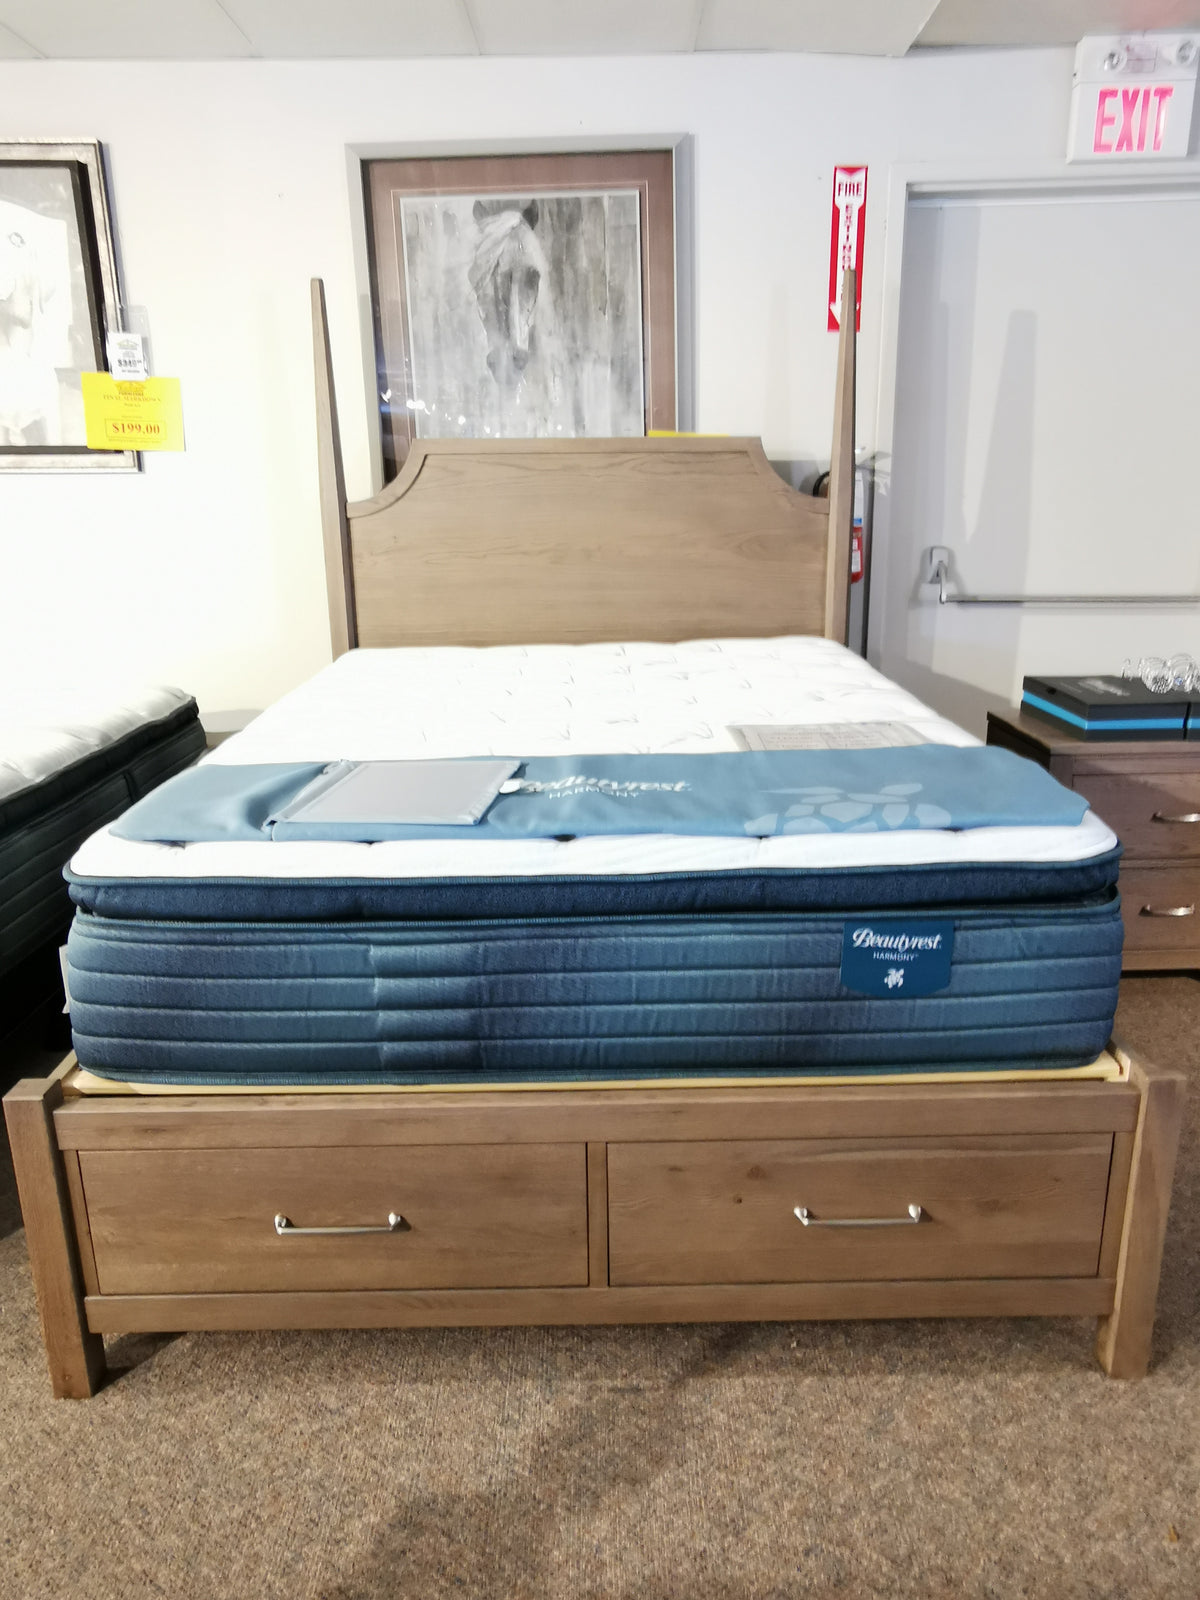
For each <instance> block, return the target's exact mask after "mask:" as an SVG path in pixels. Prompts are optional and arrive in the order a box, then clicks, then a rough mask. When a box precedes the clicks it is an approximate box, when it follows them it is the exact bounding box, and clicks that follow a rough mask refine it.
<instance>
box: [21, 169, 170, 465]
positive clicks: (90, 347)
mask: <svg viewBox="0 0 1200 1600" xmlns="http://www.w3.org/2000/svg"><path fill="white" fill-rule="evenodd" d="M119 326H120V289H119V282H118V276H117V260H116V250H115V247H114V243H113V230H112V220H111V217H110V214H109V207H108V194H107V186H106V183H105V173H104V163H103V157H102V152H101V147H100V145H99V144H98V143H95V142H84V143H66V142H62V141H54V140H46V139H18V140H8V141H2V142H0V472H14V471H15V472H79V471H85V472H95V471H107V472H114V471H116V472H130V471H133V472H136V471H137V470H138V467H139V465H140V461H139V457H138V454H137V452H136V451H133V450H89V449H88V447H87V436H86V430H85V427H84V417H83V394H82V386H81V383H80V374H81V373H83V372H107V371H108V355H107V351H106V347H105V338H106V335H107V334H108V333H109V332H110V331H111V330H115V329H117V328H119Z"/></svg>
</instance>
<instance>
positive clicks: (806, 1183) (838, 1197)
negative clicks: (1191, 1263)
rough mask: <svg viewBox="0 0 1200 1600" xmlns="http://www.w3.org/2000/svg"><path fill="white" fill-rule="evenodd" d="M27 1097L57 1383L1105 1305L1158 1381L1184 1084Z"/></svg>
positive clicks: (1110, 1339) (1135, 1366) (29, 1153)
mask: <svg viewBox="0 0 1200 1600" xmlns="http://www.w3.org/2000/svg"><path fill="white" fill-rule="evenodd" d="M1113 1048H1114V1051H1115V1052H1117V1053H1118V1055H1119V1058H1120V1059H1121V1060H1122V1062H1123V1064H1124V1065H1125V1066H1126V1067H1127V1070H1128V1076H1127V1079H1126V1080H1125V1081H1119V1082H1075V1083H1049V1082H1047V1083H1038V1082H1023V1083H1008V1084H1004V1083H988V1084H937V1085H915V1084H914V1085H904V1084H891V1085H863V1086H861V1087H860V1086H855V1087H830V1086H820V1085H814V1086H812V1087H804V1088H779V1089H769V1088H756V1089H742V1090H737V1089H727V1090H722V1089H689V1088H687V1087H673V1088H662V1089H639V1090H621V1089H617V1090H611V1091H606V1092H602V1093H593V1092H576V1093H570V1094H562V1093H555V1092H553V1091H547V1092H535V1093H530V1094H522V1095H503V1094H497V1093H489V1092H480V1093H477V1094H476V1093H472V1094H446V1095H438V1094H432V1095H421V1096H411V1095H409V1096H405V1095H399V1094H397V1095H387V1094H383V1095H380V1094H373V1095H355V1094H353V1093H351V1092H345V1093H335V1094H329V1095H320V1096H299V1095H288V1094H286V1093H285V1094H276V1095H266V1094H264V1095H253V1096H246V1097H235V1096H222V1095H219V1094H218V1095H210V1096H204V1097H200V1096H196V1097H189V1096H178V1095H176V1096H165V1095H164V1096H138V1097H118V1096H112V1097H106V1096H100V1097H83V1098H74V1099H72V1098H66V1099H64V1095H63V1087H62V1083H61V1081H60V1080H59V1078H58V1076H55V1077H54V1078H51V1079H46V1080H26V1081H25V1082H22V1083H20V1084H18V1086H17V1087H16V1088H15V1089H14V1090H13V1091H12V1092H11V1093H10V1094H9V1095H8V1096H7V1097H6V1100H5V1112H6V1115H7V1118H8V1123H9V1129H10V1136H11V1139H12V1147H13V1156H14V1162H15V1165H16V1169H17V1181H18V1186H19V1190H20V1196H21V1204H22V1207H23V1210H24V1214H25V1221H26V1229H27V1235H28V1240H29V1250H30V1259H31V1262H32V1265H33V1274H34V1282H35V1286H36V1289H37V1295H38V1303H39V1308H40V1311H41V1316H42V1325H43V1331H44V1335H45V1341H46V1350H47V1355H48V1358H49V1362H50V1371H51V1380H52V1383H53V1387H54V1392H55V1394H56V1395H61V1396H72V1397H82V1396H87V1395H90V1394H92V1393H93V1392H94V1391H95V1389H96V1387H97V1385H98V1384H99V1383H100V1382H101V1381H102V1379H103V1376H104V1356H103V1344H102V1337H101V1336H102V1335H103V1334H105V1333H108V1334H118V1333H129V1332H134V1331H145V1332H168V1331H174V1330H187V1329H229V1328H320V1327H418V1326H451V1325H501V1324H519V1323H523V1324H546V1323H614V1322H663V1321H671V1322H678V1321H735V1320H759V1319H764V1320H765V1319H772V1320H774V1319H779V1320H787V1321H791V1320H805V1319H824V1318H838V1317H942V1316H1006V1315H1020V1316H1068V1315H1094V1316H1098V1317H1099V1318H1100V1336H1099V1341H1098V1344H1097V1354H1098V1357H1099V1360H1100V1362H1101V1364H1102V1366H1103V1367H1104V1368H1105V1370H1106V1371H1107V1372H1109V1373H1110V1374H1111V1375H1112V1376H1113V1377H1120V1378H1132V1377H1138V1376H1140V1375H1141V1374H1142V1373H1144V1372H1145V1371H1146V1368H1147V1364H1148V1361H1149V1355H1150V1343H1151V1333H1152V1329H1153V1322H1154V1303H1155V1298H1156V1295H1157V1289H1158V1277H1159V1269H1160V1264H1161V1259H1162V1246H1163V1236H1164V1231H1165V1227H1166V1217H1167V1209H1168V1205H1169V1200H1170V1190H1171V1179H1172V1172H1173V1167H1174V1160H1175V1149H1176V1144H1177V1140H1178V1132H1179V1123H1180V1115H1181V1105H1182V1087H1183V1084H1182V1079H1181V1078H1180V1076H1179V1075H1177V1074H1175V1073H1172V1072H1167V1071H1162V1070H1159V1069H1156V1068H1154V1067H1152V1066H1150V1065H1149V1064H1148V1063H1146V1062H1145V1061H1142V1060H1141V1059H1139V1058H1137V1057H1135V1056H1133V1055H1132V1054H1131V1053H1129V1052H1127V1051H1125V1050H1124V1049H1123V1048H1122V1047H1121V1046H1119V1045H1114V1047H1113Z"/></svg>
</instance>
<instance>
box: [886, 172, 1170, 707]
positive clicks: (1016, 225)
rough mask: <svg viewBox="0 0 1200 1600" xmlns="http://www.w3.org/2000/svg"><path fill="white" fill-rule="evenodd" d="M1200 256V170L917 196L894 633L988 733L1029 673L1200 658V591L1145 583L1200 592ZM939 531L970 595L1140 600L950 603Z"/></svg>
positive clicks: (909, 274)
mask: <svg viewBox="0 0 1200 1600" xmlns="http://www.w3.org/2000/svg"><path fill="white" fill-rule="evenodd" d="M1172 170H1173V171H1174V170H1175V169H1172ZM1158 176H1159V175H1158V174H1155V177H1158ZM1197 261H1200V174H1198V175H1197V176H1196V178H1194V179H1191V180H1189V181H1187V182H1184V183H1179V182H1177V181H1175V179H1174V178H1173V179H1172V181H1171V182H1170V183H1169V184H1165V185H1162V186H1159V187H1155V188H1149V187H1148V186H1147V182H1146V180H1145V179H1143V180H1142V182H1141V183H1140V184H1139V185H1138V187H1137V188H1136V189H1126V188H1124V187H1118V188H1108V187H1106V186H1104V187H1100V188H1096V187H1094V186H1093V187H1086V188H1079V189H1076V190H1071V189H1069V188H1066V187H1063V186H1055V187H1054V188H1051V189H1049V190H1039V191H1036V192H1027V193H1020V192H1009V193H1007V194H1004V195H999V196H996V195H987V194H985V195H983V196H979V195H966V194H954V195H951V196H944V195H943V196H927V197H919V198H915V199H912V200H910V202H909V206H908V214H907V223H906V227H905V233H904V269H903V289H902V292H901V296H900V316H899V325H900V337H899V353H898V361H897V366H898V374H899V376H898V381H897V386H896V416H895V430H894V435H893V438H892V450H891V456H892V462H891V471H890V473H889V474H888V475H887V479H886V482H882V483H881V495H882V493H884V492H886V496H887V502H886V506H885V505H884V502H883V500H882V499H881V500H880V501H879V507H880V517H879V519H878V521H877V525H879V526H881V527H884V525H886V533H885V543H886V560H884V561H881V563H880V564H879V566H878V567H877V568H876V572H875V577H876V583H875V586H874V592H873V594H872V605H873V608H874V612H875V615H876V616H877V618H878V619H879V626H878V627H877V628H876V630H875V640H874V644H875V649H876V650H877V652H878V660H879V664H880V665H881V666H882V668H883V670H884V671H885V672H887V673H888V674H889V675H891V676H892V677H895V678H898V679H900V681H901V682H903V683H904V684H905V685H906V686H907V687H908V688H910V689H912V690H913V692H914V693H916V694H918V695H920V696H921V697H922V698H923V699H925V700H929V701H931V702H933V703H934V704H935V705H937V707H938V709H939V710H940V711H942V712H944V713H945V714H946V715H947V716H951V717H953V718H955V720H957V721H959V722H962V723H964V724H965V725H966V726H968V727H971V728H973V729H974V731H976V732H978V733H982V732H983V730H984V722H985V711H986V708H987V707H988V705H992V706H994V705H996V704H997V703H998V702H999V703H1004V702H1011V701H1015V700H1019V699H1020V694H1021V679H1022V676H1023V675H1024V674H1026V673H1031V672H1041V673H1090V672H1118V671H1120V669H1121V665H1122V661H1123V660H1124V658H1125V657H1126V656H1131V657H1133V658H1135V659H1136V658H1138V657H1140V656H1143V655H1171V654H1173V653H1175V652H1177V651H1181V650H1186V651H1189V652H1191V653H1192V654H1194V655H1196V656H1197V657H1200V606H1196V605H1190V606H1169V607H1167V606H1139V605H1136V604H1133V603H1131V602H1130V601H1129V598H1128V597H1129V596H1133V595H1139V594H1140V595H1147V594H1154V595H1180V594H1183V595H1187V594H1191V595H1195V594H1198V593H1200V515H1198V512H1197V501H1196V484H1195V473H1194V471H1193V470H1192V458H1193V456H1194V454H1195V449H1196V439H1197V433H1198V429H1200V324H1198V323H1197V321H1196V319H1195V318H1194V317H1193V316H1192V315H1191V313H1190V307H1191V304H1192V301H1193V299H1194V296H1195V284H1196V263H1197ZM885 511H886V516H885V515H884V514H883V513H884V512H885ZM931 545H942V546H945V547H947V548H949V549H950V550H951V551H952V552H953V563H954V569H955V581H954V583H953V584H952V585H951V587H952V589H958V590H961V591H964V592H969V593H975V594H1039V593H1040V594H1043V595H1045V594H1051V595H1064V594H1066V595H1086V594H1103V595H1118V596H1122V597H1123V600H1122V603H1121V604H1120V605H1119V606H1113V607H1081V606H1044V607H1043V606H1024V607H1010V606H1005V607H986V608H978V607H969V608H968V607H962V608H959V607H955V606H945V607H942V606H939V605H938V604H937V601H936V593H937V591H936V590H935V589H927V588H926V589H918V590H917V591H916V592H915V593H914V586H915V584H916V578H917V574H918V570H919V568H920V564H921V552H922V550H923V549H925V548H927V547H928V546H931Z"/></svg>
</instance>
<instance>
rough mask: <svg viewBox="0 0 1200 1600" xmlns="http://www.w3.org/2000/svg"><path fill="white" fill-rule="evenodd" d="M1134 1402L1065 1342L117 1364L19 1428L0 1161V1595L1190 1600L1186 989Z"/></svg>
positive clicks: (762, 1345) (1035, 1325)
mask: <svg viewBox="0 0 1200 1600" xmlns="http://www.w3.org/2000/svg"><path fill="white" fill-rule="evenodd" d="M1119 1027H1120V1030H1121V1032H1122V1033H1123V1035H1124V1036H1125V1037H1126V1038H1127V1039H1129V1040H1130V1041H1131V1042H1132V1043H1134V1044H1135V1045H1137V1046H1138V1047H1139V1048H1140V1049H1141V1050H1142V1051H1143V1052H1144V1053H1145V1054H1146V1055H1147V1056H1148V1057H1149V1058H1150V1059H1153V1060H1158V1061H1160V1062H1162V1063H1164V1064H1171V1065H1177V1066H1180V1067H1186V1068H1187V1069H1188V1070H1189V1072H1190V1073H1191V1075H1192V1077H1193V1080H1195V1081H1194V1082H1193V1086H1192V1092H1191V1098H1190V1101H1189V1105H1188V1112H1187V1127H1186V1131H1185V1136H1184V1142H1183V1148H1182V1151H1181V1154H1180V1164H1179V1172H1178V1176H1177V1180H1176V1190H1175V1204H1174V1210H1173V1214H1172V1224H1171V1229H1170V1236H1169V1239H1168V1244H1167V1253H1166V1261H1165V1265H1164V1270H1163V1284H1162V1291H1161V1294H1160V1299H1159V1318H1158V1329H1157V1336H1156V1349H1155V1364H1154V1367H1153V1370H1152V1373H1151V1375H1150V1377H1149V1378H1147V1379H1146V1380H1144V1381H1143V1382H1141V1383H1113V1382H1110V1381H1109V1380H1108V1379H1106V1378H1105V1377H1104V1376H1103V1375H1102V1374H1101V1372H1100V1371H1099V1369H1098V1368H1097V1367H1096V1366H1095V1365H1094V1363H1093V1360H1092V1355H1091V1345H1092V1339H1093V1330H1094V1324H1093V1323H1092V1322H1090V1321H1084V1320H1080V1319H1066V1320H1062V1321H1046V1322H1043V1321H1038V1320H1034V1319H1021V1320H1005V1321H990V1320H986V1319H978V1320H970V1321H947V1322H933V1321H927V1322H880V1323H868V1322H858V1323H826V1324H820V1323H815V1324H789V1325H783V1324H771V1325H765V1324H764V1325H742V1324H738V1325H726V1326H702V1327H665V1328H661V1327H660V1328H605V1329H497V1330H449V1331H433V1332H395V1333H393V1332H386V1333H374V1332H358V1333H285V1334H212V1333H206V1334H194V1335H187V1336H184V1337H179V1338H171V1339H168V1338H162V1339H149V1338H125V1339H121V1340H117V1341H114V1342H111V1343H110V1346H109V1357H110V1361H111V1362H112V1363H113V1364H114V1365H116V1366H118V1367H121V1368H124V1369H125V1370H124V1371H123V1372H122V1373H121V1374H120V1375H119V1376H118V1377H117V1379H116V1380H115V1381H114V1382H112V1383H111V1384H110V1385H109V1386H108V1387H107V1388H105V1389H104V1390H103V1391H102V1392H101V1393H100V1394H99V1395H98V1396H97V1397H96V1399H94V1400H92V1401H89V1402H86V1403H82V1404H76V1403H71V1402H67V1401H59V1402H55V1401H52V1400H51V1399H50V1396H49V1387H48V1384H47V1380H46V1373H45V1369H44V1365H43V1358H42V1350H41V1344H40V1340H39V1334H38V1325H37V1315H36V1311H35V1307H34V1300H33V1292H32V1288H31V1285H30V1277H29V1267H28V1262H27V1258H26V1253H25V1240H24V1235H23V1233H22V1232H21V1231H20V1218H19V1215H18V1214H17V1211H16V1208H15V1204H14V1199H13V1194H12V1182H11V1170H10V1169H9V1168H8V1167H7V1165H6V1155H7V1153H6V1151H5V1159H4V1160H3V1161H0V1235H2V1236H0V1352H2V1356H0V1359H2V1362H3V1368H2V1370H3V1373H4V1379H3V1384H2V1388H0V1596H3V1600H76V1597H79V1600H118V1597H122V1600H124V1597H141V1596H150V1595H154V1596H168V1597H170V1600H210V1597H211V1600H275V1597H280V1600H284V1597H286V1600H374V1597H377V1596H379V1597H393V1596H394V1597H397V1600H442V1597H443V1596H453V1597H455V1600H460V1597H472V1600H560V1597H561V1600H634V1597H636V1600H791V1597H799V1596H806V1597H807V1596H814V1597H816V1596H819V1597H826V1596H828V1597H831V1600H832V1597H846V1600H860V1597H861V1600H867V1597H872V1596H887V1597H896V1600H900V1597H913V1600H918V1597H919V1600H942V1597H945V1600H951V1597H952V1600H976V1597H979V1600H983V1597H987V1600H1009V1597H1015V1596H1032V1597H1037V1600H1075V1597H1079V1600H1084V1597H1086V1600H1174V1597H1179V1600H1196V1597H1197V1596H1198V1595H1200V1147H1198V1146H1200V1141H1198V1139H1197V1128H1198V1126H1200V983H1198V982H1197V981H1196V980H1195V979H1193V978H1191V977H1184V976H1180V977H1134V978H1130V979H1127V980H1126V981H1125V983H1124V984H1123V986H1122V1001H1121V1013H1120V1017H1119Z"/></svg>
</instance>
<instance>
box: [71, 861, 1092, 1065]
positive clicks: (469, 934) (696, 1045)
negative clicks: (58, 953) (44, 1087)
mask: <svg viewBox="0 0 1200 1600" xmlns="http://www.w3.org/2000/svg"><path fill="white" fill-rule="evenodd" d="M863 915H865V914H860V915H859V916H858V917H857V918H855V919H851V920H849V921H848V920H847V918H846V917H845V916H844V915H842V914H839V913H836V912H829V911H823V912H820V911H805V912H797V913H779V912H776V913H771V914H766V915H762V914H759V915H750V914H747V915H740V916H721V915H703V916H699V917H697V916H691V915H684V916H674V917H668V916H644V915H643V916H638V915H629V914H625V915H622V916H610V917H589V918H586V919H576V918H526V919H522V920H514V919H512V918H508V919H499V920H490V919H484V918H479V917H475V918H474V919H471V920H464V921H460V922H445V921H440V922H439V921H434V920H429V921H417V920H414V921H409V922H401V923H398V922H395V921H390V922H378V921H376V922H364V923H345V924H337V923H334V924H326V923H314V922H305V921H297V922H292V923H289V924H287V925H286V926H281V925H280V924H278V923H265V924H256V923H238V922H228V921H227V922H224V923H220V922H212V923H195V922H194V923H187V922H179V923H170V922H161V921H122V920H119V919H111V918H107V917H98V916H94V915H88V914H80V915H78V916H77V917H76V920H75V923H74V926H73V928H72V931H71V937H70V942H69V947H68V948H69V960H70V983H71V1001H72V1025H73V1030H74V1035H75V1046H76V1051H77V1054H78V1057H79V1060H80V1063H81V1065H83V1066H85V1067H87V1068H89V1069H91V1070H92V1071H94V1072H98V1073H100V1074H101V1075H111V1076H114V1077H118V1078H126V1079H131V1080H139V1079H141V1080H144V1081H149V1082H164V1083H212V1084H220V1083H227V1084H228V1083H238V1084H251V1085H254V1084H258V1085H280V1084H286V1083H297V1084H300V1083H327V1084H353V1083H363V1082H372V1081H380V1080H385V1081H387V1082H394V1083H451V1082H453V1083H478V1084H485V1083H492V1082H504V1081H511V1080H514V1079H515V1080H518V1081H532V1082H537V1081H554V1082H560V1081H573V1080H585V1079H614V1080H620V1079H623V1078H642V1077H646V1076H659V1077H667V1078H670V1077H682V1078H686V1077H696V1076H700V1077H711V1076H715V1075H720V1076H732V1077H736V1076H737V1075H738V1074H742V1075H748V1076H754V1075H768V1076H769V1075H772V1074H773V1075H778V1076H797V1075H809V1074H811V1075H814V1076H820V1075H821V1074H831V1073H844V1072H847V1071H850V1072H856V1073H857V1072H862V1073H868V1074H869V1073H871V1072H885V1071H886V1072H904V1071H910V1072H922V1071H930V1070H941V1071H946V1070H951V1069H953V1070H959V1071H969V1070H972V1069H983V1068H994V1067H996V1066H997V1065H1000V1064H1003V1065H1004V1066H1005V1067H1006V1068H1028V1069H1037V1068H1045V1067H1064V1066H1077V1065H1081V1064H1084V1063H1086V1062H1088V1061H1091V1060H1093V1059H1094V1058H1095V1057H1096V1056H1097V1055H1098V1054H1099V1053H1100V1051H1101V1050H1102V1049H1103V1048H1104V1047H1105V1045H1106V1044H1107V1042H1108V1038H1109V1034H1110V1031H1111V1027H1112V1019H1113V1013H1114V1010H1115V1007H1116V1000H1117V984H1118V980H1119V978H1120V970H1121V946H1122V928H1121V918H1120V905H1119V901H1118V898H1117V896H1116V894H1115V893H1114V892H1111V891H1110V892H1108V893H1105V894H1101V895H1097V896H1094V897H1092V898H1090V899H1086V900H1082V901H1074V902H1068V903H1061V902H1060V903H1057V904H1028V905H1020V906H1009V907H1005V908H999V907H994V906H993V907H989V906H983V907H962V906H960V907H957V908H955V909H954V910H953V911H952V912H948V913H947V918H948V921H949V922H950V924H951V926H952V937H953V956H952V960H951V961H950V963H949V965H948V967H947V969H946V971H945V972H944V973H943V974H942V975H941V976H942V977H944V979H945V982H944V983H942V986H941V987H940V988H939V989H938V990H937V991H936V992H933V993H929V994H913V993H910V992H908V991H907V990H906V989H905V988H904V987H903V986H900V987H896V988H891V987H886V986H885V987H881V988H880V991H879V992H878V993H876V992H870V993H866V992H860V991H859V990H858V989H856V988H854V987H852V986H851V985H853V984H855V983H856V982H858V979H857V978H856V977H855V976H853V975H852V974H851V973H850V971H849V970H848V968H847V966H846V964H845V955H844V946H845V945H846V943H847V942H848V941H847V934H848V930H853V929H854V928H855V927H856V925H857V923H859V922H861V921H862V917H863ZM870 921H871V926H872V928H873V929H875V930H876V931H877V932H880V933H882V934H884V935H887V934H888V933H889V932H895V931H898V930H904V929H906V928H907V929H910V930H911V927H912V924H913V921H914V919H913V918H912V916H911V915H910V914H908V913H893V912H879V911H874V912H872V913H870ZM849 942H853V941H852V939H851V940H850V941H849ZM936 981H940V979H939V980H936Z"/></svg>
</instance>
